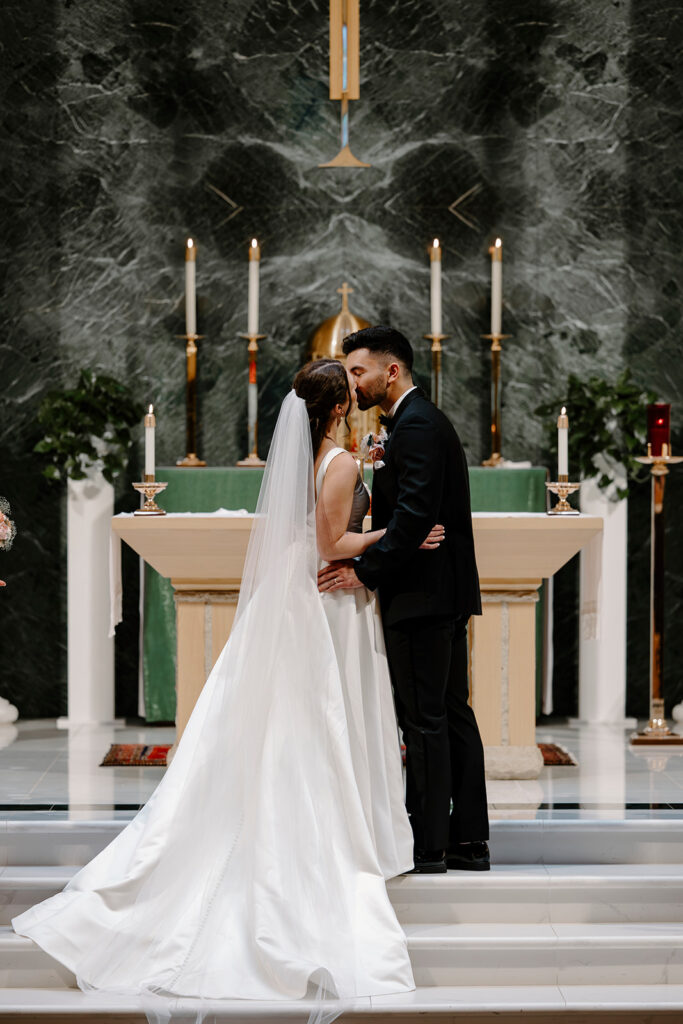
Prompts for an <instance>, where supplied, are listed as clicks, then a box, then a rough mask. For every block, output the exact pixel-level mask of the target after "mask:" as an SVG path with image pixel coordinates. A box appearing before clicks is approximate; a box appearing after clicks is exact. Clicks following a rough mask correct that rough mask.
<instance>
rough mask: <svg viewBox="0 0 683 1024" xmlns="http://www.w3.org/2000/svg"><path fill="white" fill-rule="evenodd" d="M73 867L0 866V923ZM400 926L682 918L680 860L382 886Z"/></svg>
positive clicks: (497, 872)
mask: <svg viewBox="0 0 683 1024" xmlns="http://www.w3.org/2000/svg"><path fill="white" fill-rule="evenodd" d="M77 870H78V868H76V867H73V866H71V867H70V866H61V867H55V866H52V867H40V866H35V865H23V866H18V867H7V868H4V869H0V924H9V923H10V921H11V919H12V917H15V916H16V915H17V914H20V913H22V912H23V911H24V910H27V909H28V908H29V907H32V906H34V905H35V904H36V903H40V902H41V901H42V900H45V899H47V898H48V897H50V896H53V895H54V894H55V893H57V892H60V891H61V890H62V889H63V888H64V886H65V885H66V884H67V882H68V881H69V879H70V878H71V877H72V876H73V875H74V874H75V872H76V871H77ZM388 890H389V895H390V897H391V900H392V903H393V905H394V907H395V909H396V913H397V916H398V918H399V920H400V921H401V922H402V923H404V924H409V923H410V924H420V923H422V924H429V923H434V924H492V923H495V922H501V923H510V924H515V923H518V924H544V923H567V924H571V923H576V924H580V923H594V924H609V923H618V922H620V921H625V922H628V921H631V922H638V921H642V922H650V923H655V922H667V921H668V922H673V921H679V922H683V866H682V865H679V864H657V865H655V866H652V865H643V864H634V865H621V866H615V865H611V864H609V865H605V864H596V865H554V864H552V865H547V866H546V865H534V866H528V865H516V864H499V865H494V867H493V869H492V870H491V871H490V872H482V873H479V872H464V871H449V872H448V874H447V875H445V876H444V875H404V876H402V877H400V878H395V879H392V881H390V882H389V884H388Z"/></svg>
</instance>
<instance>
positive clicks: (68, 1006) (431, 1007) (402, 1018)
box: [0, 985, 683, 1024]
mask: <svg viewBox="0 0 683 1024" xmlns="http://www.w3.org/2000/svg"><path fill="white" fill-rule="evenodd" d="M175 1005H176V1011H177V1013H178V1015H180V1014H182V1011H183V1009H184V1008H185V1007H187V1009H188V1011H189V1010H190V1006H191V1004H189V1003H188V1002H187V1001H186V1000H182V999H181V1000H178V1001H177V1003H176V1004H175ZM311 1009H312V1006H311V1005H310V1004H308V1003H306V1002H305V1001H302V1002H301V1003H298V1004H291V1003H286V1004H280V1003H272V1002H271V1003H259V1002H250V1003H245V1002H244V1001H243V1000H242V1001H239V1000H225V1001H222V1002H220V1003H212V1004H209V1005H207V1011H208V1012H209V1013H210V1014H211V1019H212V1020H215V1021H217V1022H220V1021H226V1022H230V1024H265V1022H268V1024H280V1022H282V1024H285V1022H286V1024H307V1022H308V1020H309V1014H310V1011H311ZM426 1014H431V1015H433V1016H434V1017H435V1018H436V1019H437V1020H441V1021H448V1022H451V1024H472V1021H473V1020H474V1021H476V1022H477V1024H513V1022H514V1024H517V1022H519V1021H520V1020H524V1019H526V1018H527V1017H528V1018H531V1019H532V1020H533V1022H534V1024H558V1022H562V1024H588V1022H592V1021H595V1022H596V1024H598V1022H599V1024H626V1022H628V1024H653V1022H654V1021H656V1022H657V1024H681V1019H682V1017H683V985H666V986H664V985H625V986H618V987H617V986H609V985H607V986H565V985H561V986H556V985H534V986H533V987H526V986H523V985H512V986H502V985H501V986H500V987H497V988H496V987H494V988H491V987H489V986H481V987H479V986H471V985H460V986H457V987H446V986H434V987H432V988H417V989H416V991H414V992H406V993H401V994H400V995H393V996H391V995H389V996H380V997H374V998H372V999H358V1000H356V1001H355V1002H354V1003H353V1004H352V1005H351V1006H349V1007H347V1008H346V1009H345V1011H344V1018H347V1017H348V1018H350V1019H352V1020H353V1021H354V1024H382V1022H383V1021H388V1020H392V1021H394V1020H395V1021H397V1022H400V1024H424V1021H425V1015H426ZM2 1019H4V1020H10V1019H12V1020H24V1021H27V1022H28V1021H30V1020H31V1021H36V1020H41V1021H53V1022H54V1024H57V1022H59V1024H72V1022H74V1021H78V1022H79V1024H103V1022H107V1021H112V1022H117V1021H119V1022H120V1021H122V1020H125V1021H126V1024H147V1018H146V1017H145V1015H144V1013H142V1011H141V1008H140V1005H139V1003H138V1001H137V1000H136V999H135V998H131V997H127V996H114V995H109V994H107V993H101V992H88V993H84V992H79V991H78V990H73V989H35V988H13V989H5V990H2V991H0V1020H2ZM188 1019H191V1018H190V1014H189V1012H188Z"/></svg>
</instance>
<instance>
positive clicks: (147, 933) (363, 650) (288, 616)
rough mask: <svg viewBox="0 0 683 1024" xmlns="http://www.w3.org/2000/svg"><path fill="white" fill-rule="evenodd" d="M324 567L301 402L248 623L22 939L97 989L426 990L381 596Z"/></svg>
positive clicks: (259, 530)
mask: <svg viewBox="0 0 683 1024" xmlns="http://www.w3.org/2000/svg"><path fill="white" fill-rule="evenodd" d="M323 475H324V473H323ZM316 569H317V553H316V546H315V496H314V486H313V453H312V448H311V439H310V429H309V424H308V416H307V414H306V409H305V403H304V402H303V401H302V400H301V399H299V398H297V397H296V395H295V393H294V392H293V391H292V392H291V393H290V394H289V395H288V397H287V398H286V399H285V401H284V403H283V405H282V409H281V411H280V416H279V418H278V423H277V426H276V430H275V434H274V437H273V443H272V446H271V455H270V458H269V461H268V465H267V467H266V471H265V474H264V481H263V485H262V488H261V494H260V496H259V504H258V508H257V513H256V516H255V519H254V526H253V530H252V538H251V541H250V545H249V550H248V554H247V561H246V565H245V572H244V579H243V585H242V589H241V594H240V602H239V606H238V611H237V616H236V620H235V625H234V627H233V630H232V633H231V636H230V639H229V640H228V643H227V644H226V646H225V648H224V650H223V652H222V653H221V655H220V657H219V659H218V661H217V662H216V665H215V666H214V668H213V670H212V672H211V674H210V676H209V678H208V680H207V682H206V684H205V686H204V689H203V691H202V693H201V695H200V697H199V700H198V701H197V705H196V707H195V710H194V712H193V714H192V716H191V718H190V721H189V723H188V725H187V727H186V729H185V732H184V734H183V736H182V739H181V741H180V743H179V745H178V750H177V753H176V755H175V757H174V759H173V761H172V763H171V765H170V766H169V768H168V769H167V771H166V773H165V775H164V778H163V779H162V781H161V783H160V784H159V786H158V787H157V789H156V790H155V792H154V793H153V794H152V796H151V797H150V799H149V801H148V802H147V804H146V805H145V807H144V808H143V809H142V810H141V811H140V812H139V813H138V814H137V815H136V817H135V818H134V819H133V820H132V821H131V822H130V824H129V825H127V827H126V828H124V829H123V831H122V832H121V833H120V834H119V835H118V836H117V838H116V839H114V841H113V842H112V843H110V845H109V846H108V847H106V849H104V850H103V851H102V852H101V853H100V854H99V855H98V856H97V857H95V858H94V859H93V860H92V861H91V862H90V863H89V864H87V865H86V866H85V867H84V868H83V869H82V870H81V871H79V872H78V874H76V875H75V876H74V878H73V879H72V881H71V882H70V883H69V884H68V885H67V887H66V888H65V889H64V891H63V892H61V893H59V894H58V895H56V896H53V897H52V898H51V899H48V900H46V901H45V902H44V903H41V904H39V905H37V906H35V907H33V908H32V909H30V910H28V911H26V912H25V913H23V914H21V915H19V916H18V917H16V918H15V919H14V920H13V922H12V924H13V925H14V928H15V931H16V932H18V933H19V934H20V935H24V936H28V937H29V938H31V939H33V940H34V941H35V942H36V943H38V945H39V946H41V947H42V948H43V949H44V950H45V951H46V952H48V953H49V954H50V955H51V956H53V957H55V958H56V959H57V960H59V961H60V962H61V963H62V964H64V965H65V966H66V967H67V968H69V969H70V970H71V971H73V972H74V974H75V975H76V978H77V981H78V984H79V986H80V987H81V988H83V989H86V990H87V989H91V988H94V989H99V990H107V991H114V992H122V993H126V994H139V995H140V996H141V997H150V995H151V994H155V995H154V998H155V999H158V998H161V1000H162V1002H165V1006H166V1009H165V1010H164V1014H165V1016H166V1018H167V1019H170V1018H171V1017H172V1015H173V1010H172V1007H173V1005H174V999H173V997H175V996H182V997H197V998H198V999H199V1000H200V1001H202V1000H215V999H218V1000H220V999H234V998H244V999H265V1000H282V999H299V998H302V997H304V996H306V994H307V993H308V994H309V995H310V993H311V991H312V990H313V989H314V988H315V986H317V987H318V998H319V1002H320V1004H321V1005H322V1003H323V1002H324V1000H323V997H328V998H332V999H333V1000H334V999H336V1000H338V1005H339V1006H342V1005H343V1002H344V1001H345V1000H350V999H353V998H354V997H357V996H368V995H379V994H385V993H394V992H400V991H406V990H410V989H412V988H413V987H414V982H413V976H412V971H411V966H410V961H409V958H408V951H407V945H406V939H405V936H404V933H403V931H402V929H401V927H400V925H399V924H398V921H397V919H396V916H395V914H394V911H393V909H392V906H391V904H390V902H389V899H388V896H387V892H386V887H385V876H386V877H388V876H389V875H391V874H394V873H396V872H398V871H401V870H405V869H406V868H409V867H410V866H411V863H412V836H411V834H410V827H409V824H408V820H407V817H406V815H405V810H404V808H403V803H402V800H401V778H400V760H399V752H398V740H397V734H396V725H395V722H394V720H393V708H392V707H391V694H390V689H389V679H388V675H387V672H386V659H385V656H384V651H383V645H382V642H381V629H380V627H379V621H378V617H377V610H376V607H375V605H374V601H373V600H372V598H371V597H370V596H369V595H368V594H367V592H365V591H356V592H348V593H337V594H334V595H329V596H327V597H326V598H325V599H324V601H323V599H321V597H320V595H319V593H318V590H317V586H316ZM337 1012H340V1011H339V1010H337ZM155 1015H156V1014H155ZM202 1015H203V1014H202ZM332 1015H334V1014H332ZM160 1016H161V1015H160ZM199 1016H200V1014H199V1013H198V1017H199ZM185 1019H186V1018H185ZM319 1019H320V1015H319ZM327 1019H328V1020H329V1019H331V1017H328V1018H327Z"/></svg>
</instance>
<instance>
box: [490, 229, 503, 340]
mask: <svg viewBox="0 0 683 1024" xmlns="http://www.w3.org/2000/svg"><path fill="white" fill-rule="evenodd" d="M489 252H490V253H491V334H492V335H493V336H494V337H500V335H501V333H502V322H503V242H502V239H500V238H497V239H496V242H495V245H492V246H491V248H490V249H489Z"/></svg>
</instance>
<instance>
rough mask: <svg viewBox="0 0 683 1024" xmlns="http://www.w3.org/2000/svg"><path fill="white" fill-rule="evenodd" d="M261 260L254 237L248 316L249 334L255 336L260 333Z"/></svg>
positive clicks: (250, 251)
mask: <svg viewBox="0 0 683 1024" xmlns="http://www.w3.org/2000/svg"><path fill="white" fill-rule="evenodd" d="M260 261H261V250H260V248H259V244H258V242H257V241H256V239H255V238H252V240H251V245H250V246H249V306H248V316H247V334H248V335H249V336H250V337H252V338H253V337H254V335H255V334H258V290H259V263H260Z"/></svg>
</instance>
